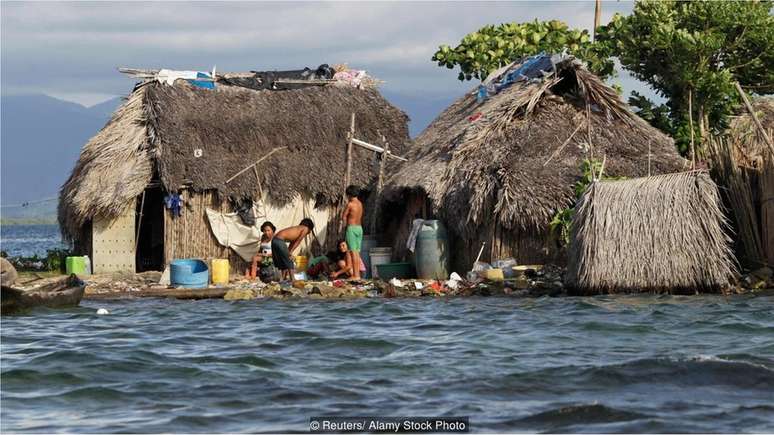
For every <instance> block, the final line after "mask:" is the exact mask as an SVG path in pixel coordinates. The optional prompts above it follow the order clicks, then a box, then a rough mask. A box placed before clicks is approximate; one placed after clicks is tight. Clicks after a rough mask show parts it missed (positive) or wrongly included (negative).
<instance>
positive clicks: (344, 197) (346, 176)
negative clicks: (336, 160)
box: [339, 112, 355, 234]
mask: <svg viewBox="0 0 774 435" xmlns="http://www.w3.org/2000/svg"><path fill="white" fill-rule="evenodd" d="M354 138H355V112H352V116H351V117H350V119H349V134H347V172H346V173H345V174H344V191H343V192H342V194H341V208H342V210H343V209H344V207H346V204H347V187H349V185H350V183H351V182H352V139H354ZM342 213H343V211H342V212H340V213H339V215H341V214H342ZM345 225H346V223H345V222H344V221H343V220H342V221H341V224H339V234H344V227H345Z"/></svg>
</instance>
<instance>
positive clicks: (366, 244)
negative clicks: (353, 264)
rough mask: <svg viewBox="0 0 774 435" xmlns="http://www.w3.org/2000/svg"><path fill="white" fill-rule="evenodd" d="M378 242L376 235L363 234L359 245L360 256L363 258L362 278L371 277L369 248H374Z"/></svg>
mask: <svg viewBox="0 0 774 435" xmlns="http://www.w3.org/2000/svg"><path fill="white" fill-rule="evenodd" d="M378 243H379V241H378V237H377V236H372V235H366V236H363V243H362V245H361V247H360V258H361V259H362V260H363V265H364V266H365V273H364V274H363V278H365V279H370V278H371V275H372V274H371V249H373V248H376V247H377V246H378Z"/></svg>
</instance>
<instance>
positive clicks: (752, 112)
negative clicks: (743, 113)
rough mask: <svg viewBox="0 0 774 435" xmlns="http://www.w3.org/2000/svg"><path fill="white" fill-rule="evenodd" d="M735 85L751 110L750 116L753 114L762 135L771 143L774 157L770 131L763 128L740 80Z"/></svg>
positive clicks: (770, 147) (767, 142)
mask: <svg viewBox="0 0 774 435" xmlns="http://www.w3.org/2000/svg"><path fill="white" fill-rule="evenodd" d="M734 86H736V91H737V92H739V96H740V97H742V101H743V102H744V105H745V107H747V111H748V112H750V116H752V119H753V122H755V126H756V127H758V131H760V133H761V136H763V140H765V141H766V144H768V145H769V151H771V155H772V157H774V143H772V142H771V138H770V137H769V135H768V133H766V129H764V128H763V125H762V124H761V121H760V120H759V119H758V115H756V114H755V109H753V106H752V104H751V103H750V100H749V99H747V94H745V93H744V90H743V89H742V86H741V85H740V84H739V82H734Z"/></svg>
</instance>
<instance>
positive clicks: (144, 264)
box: [137, 186, 164, 272]
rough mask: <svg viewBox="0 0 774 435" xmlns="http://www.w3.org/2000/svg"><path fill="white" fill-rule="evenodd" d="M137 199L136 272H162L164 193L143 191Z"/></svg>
mask: <svg viewBox="0 0 774 435" xmlns="http://www.w3.org/2000/svg"><path fill="white" fill-rule="evenodd" d="M144 194H145V201H143V200H142V195H140V197H139V198H138V199H137V230H138V234H137V272H145V271H148V270H164V192H163V191H162V190H161V187H160V186H159V187H150V188H146V189H145V192H144Z"/></svg>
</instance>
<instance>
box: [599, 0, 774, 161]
mask: <svg viewBox="0 0 774 435" xmlns="http://www.w3.org/2000/svg"><path fill="white" fill-rule="evenodd" d="M771 7H772V2H771V1H770V0H763V1H744V2H743V1H686V2H683V1H665V0H643V1H639V2H638V3H637V4H636V5H635V7H634V11H633V12H632V14H631V15H628V16H621V15H619V14H616V15H615V16H614V17H613V19H612V20H611V22H610V23H609V24H607V25H605V26H601V27H600V28H599V29H598V33H597V42H596V43H597V44H599V45H600V46H605V47H604V48H603V47H598V48H597V50H598V51H600V52H605V53H609V54H611V55H613V56H616V57H618V59H619V60H620V62H621V65H622V66H623V67H624V68H625V69H626V70H628V71H630V72H631V73H632V74H633V75H634V76H635V77H636V78H638V79H639V80H642V81H644V82H646V83H648V84H649V85H650V86H652V87H653V89H655V90H656V91H657V92H658V93H659V94H660V95H662V96H663V97H665V98H666V99H667V103H666V105H665V106H656V105H654V104H653V103H652V102H650V101H648V100H647V99H646V98H644V97H642V96H641V95H633V97H632V98H631V99H630V100H629V102H630V104H632V105H633V106H635V107H638V108H639V114H640V115H642V116H643V117H644V118H645V119H648V120H649V121H651V123H652V124H653V125H654V126H656V127H658V128H661V129H662V130H664V131H666V132H667V133H669V134H671V135H672V136H674V137H675V139H676V140H677V142H678V147H679V148H680V149H681V151H683V152H687V151H688V144H689V142H690V134H691V130H690V127H689V125H690V122H689V110H688V108H689V100H690V106H692V107H691V108H692V113H691V114H690V116H692V119H693V122H694V133H695V135H696V136H697V144H698V143H700V138H701V137H705V135H706V133H708V132H709V131H710V130H711V129H717V130H722V129H724V128H725V127H726V121H727V117H728V115H729V114H730V113H731V112H732V110H733V109H734V108H735V107H736V106H737V104H738V103H739V97H738V95H737V93H736V90H735V88H734V82H735V81H738V82H739V83H740V84H741V85H742V87H743V88H744V89H745V90H747V91H748V92H752V93H756V94H770V93H772V92H774V17H772V15H771V14H770V12H771Z"/></svg>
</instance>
